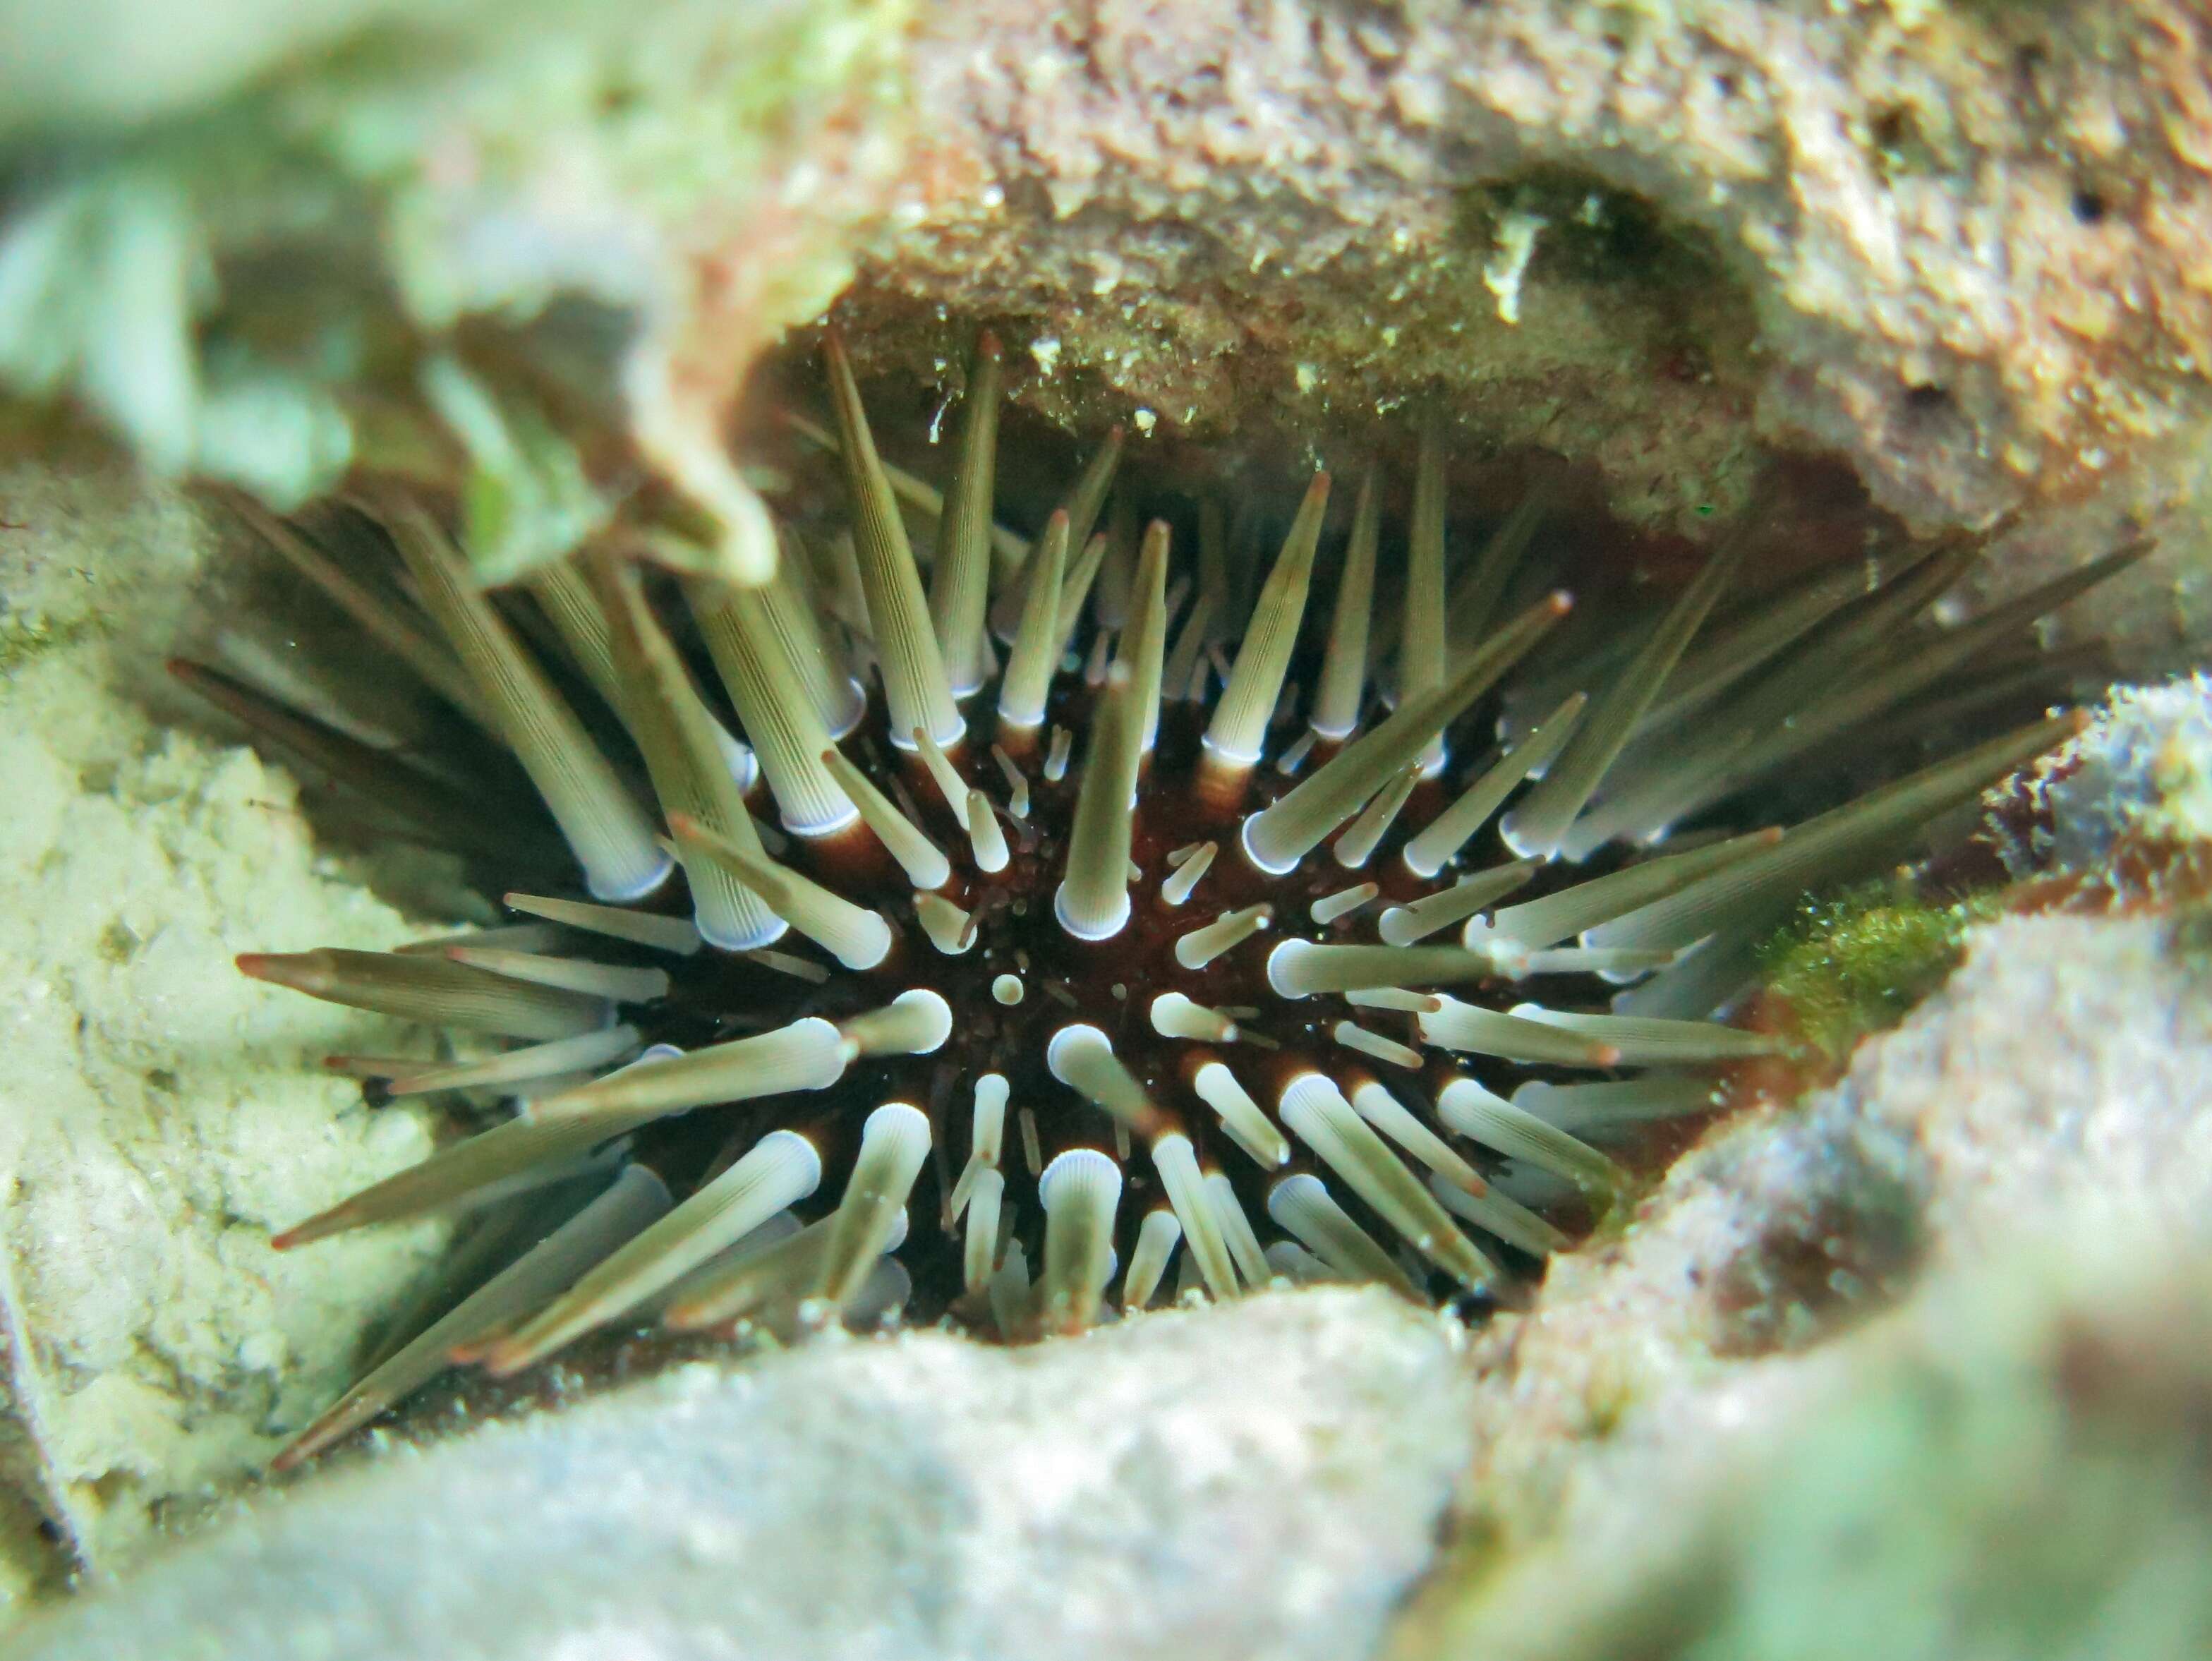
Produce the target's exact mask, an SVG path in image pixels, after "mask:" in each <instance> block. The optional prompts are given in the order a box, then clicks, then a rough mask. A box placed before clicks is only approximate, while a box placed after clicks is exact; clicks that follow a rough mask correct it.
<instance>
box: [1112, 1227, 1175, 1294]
mask: <svg viewBox="0 0 2212 1661" xmlns="http://www.w3.org/2000/svg"><path fill="white" fill-rule="evenodd" d="M1179 1244H1182V1224H1181V1223H1179V1222H1177V1221H1176V1214H1175V1213H1174V1212H1172V1211H1148V1212H1146V1214H1145V1220H1144V1221H1143V1222H1141V1223H1139V1225H1138V1226H1137V1249H1136V1250H1134V1251H1133V1252H1131V1253H1130V1254H1129V1267H1128V1269H1127V1272H1126V1273H1124V1274H1123V1275H1122V1276H1121V1309H1122V1311H1123V1313H1125V1314H1132V1315H1133V1314H1134V1313H1136V1312H1137V1311H1139V1310H1140V1309H1149V1308H1150V1307H1152V1299H1153V1298H1154V1297H1155V1296H1156V1295H1157V1294H1158V1292H1159V1289H1160V1281H1161V1279H1162V1278H1163V1277H1164V1275H1166V1274H1167V1270H1168V1263H1169V1262H1170V1259H1172V1258H1173V1257H1174V1256H1175V1249H1176V1246H1178V1245H1179Z"/></svg>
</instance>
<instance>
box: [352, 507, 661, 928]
mask: <svg viewBox="0 0 2212 1661" xmlns="http://www.w3.org/2000/svg"><path fill="white" fill-rule="evenodd" d="M392 533H393V541H394V542H395V543H396V544H397V545H398V549H399V551H400V554H401V556H402V557H404V559H405V560H406V562H407V568H408V569H409V571H410V572H411V573H412V574H413V575H414V578H415V584H416V589H417V591H418V592H419V593H421V595H422V602H423V605H425V607H426V608H427V609H428V611H429V612H430V614H431V615H432V617H434V618H436V619H437V621H438V624H439V625H440V626H441V627H442V628H443V629H444V630H445V631H446V633H447V636H448V637H449V638H450V639H451V640H452V641H453V647H454V649H455V650H456V651H457V652H459V654H460V658H461V662H462V664H463V666H465V668H466V669H467V670H468V672H469V674H470V677H471V679H473V680H474V681H475V682H476V684H477V687H478V689H479V690H480V691H482V692H483V697H484V701H485V702H486V703H489V705H490V706H491V707H492V709H493V710H494V712H495V714H496V715H498V718H499V726H500V731H501V733H502V734H503V735H504V736H505V738H506V739H507V745H508V746H509V747H510V748H511V749H513V751H514V754H515V757H516V758H517V759H518V760H520V762H521V763H522V765H523V770H525V771H526V772H527V773H528V774H529V775H530V779H531V782H532V783H533V784H535V785H536V786H537V787H538V794H539V795H541V796H543V797H544V799H545V806H547V808H548V809H550V811H551V812H552V815H553V818H554V822H555V823H556V824H558V825H559V826H560V827H561V834H562V836H563V837H565V838H567V840H568V846H569V847H570V848H571V849H573V850H574V853H575V855H576V859H577V861H578V862H579V863H580V865H582V867H584V879H585V882H586V885H588V886H589V887H590V889H591V891H592V893H593V894H594V895H596V896H598V897H599V898H600V899H603V900H634V899H638V898H641V897H643V896H645V895H647V894H649V893H651V892H652V891H653V890H654V889H656V888H658V887H659V885H661V883H662V882H663V881H664V880H665V879H666V877H667V875H668V872H669V860H668V856H667V855H665V854H664V853H662V852H661V851H660V848H659V844H658V843H655V842H654V841H653V826H652V824H651V823H650V822H649V821H648V820H647V818H646V817H645V815H644V813H643V812H641V811H640V810H639V808H638V805H637V804H636V802H635V801H633V800H631V799H630V795H629V791H627V790H626V789H624V788H623V783H622V781H621V780H620V779H619V778H617V776H615V770H614V769H613V767H612V766H611V765H610V764H609V763H608V761H607V758H606V757H605V756H604V755H602V754H600V753H599V747H598V746H597V745H594V744H593V743H592V740H591V739H590V738H589V736H587V735H586V733H585V731H584V729H583V727H582V726H581V725H580V724H579V723H578V721H577V720H576V717H575V716H574V714H572V713H571V712H570V710H569V709H568V705H567V704H565V703H562V701H561V696H560V694H559V693H557V692H556V691H554V690H553V687H552V684H550V682H549V681H547V680H546V678H545V677H544V673H543V672H540V671H539V669H538V666H537V665H535V664H534V663H532V661H531V660H530V659H529V657H528V656H527V655H526V654H525V653H524V651H523V649H522V648H521V647H520V645H519V644H518V643H517V642H516V641H515V639H514V637H513V635H511V634H510V633H509V632H508V631H507V624H505V623H504V622H503V621H501V618H500V617H499V614H498V613H497V612H496V611H495V610H494V609H493V608H492V605H491V602H490V601H489V600H488V599H485V598H484V596H483V594H482V593H478V592H477V589H476V588H475V587H473V586H472V585H471V583H470V582H469V581H468V579H467V578H466V576H465V575H464V574H463V572H462V570H461V569H460V564H459V558H458V557H457V556H456V555H454V554H453V552H452V551H451V550H449V549H448V548H447V545H446V541H445V534H444V532H441V531H440V530H439V528H438V527H437V526H436V525H435V524H434V523H433V522H432V521H431V520H430V518H429V516H428V514H424V513H423V512H422V510H421V509H419V508H413V507H407V508H403V509H402V510H401V512H400V513H399V514H398V518H397V519H396V520H395V521H394V523H393V525H392Z"/></svg>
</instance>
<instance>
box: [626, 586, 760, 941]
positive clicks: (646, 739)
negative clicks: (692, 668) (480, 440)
mask: <svg viewBox="0 0 2212 1661" xmlns="http://www.w3.org/2000/svg"><path fill="white" fill-rule="evenodd" d="M592 577H593V584H594V589H595V592H596V594H597V597H598V599H599V602H600V604H601V605H602V606H603V608H604V621H605V623H606V624H608V625H609V649H610V652H611V658H612V661H613V664H614V667H615V670H616V672H617V674H618V675H619V676H620V677H621V680H622V683H623V693H622V705H621V707H620V709H619V713H621V714H622V715H623V719H624V720H625V721H627V722H628V724H629V728H630V732H631V735H632V736H633V737H634V738H635V739H636V740H637V745H638V749H639V751H640V752H641V754H643V756H644V757H645V759H646V766H647V770H649V771H650V772H651V774H652V776H653V794H655V795H657V796H658V797H659V800H660V806H661V811H662V812H664V813H665V814H666V815H668V816H669V817H670V819H671V823H672V822H673V821H674V819H675V818H677V817H679V816H684V815H689V816H690V817H691V818H696V819H697V820H698V821H699V822H700V823H701V824H704V825H706V826H707V827H708V829H709V830H711V831H716V832H719V833H720V834H721V835H723V836H726V837H730V838H731V839H732V840H733V841H735V842H737V843H740V844H741V845H749V846H751V847H754V848H757V847H758V846H759V844H760V837H759V835H758V833H757V832H756V831H754V829H753V822H752V819H751V818H750V816H749V815H748V814H747V813H746V812H745V800H744V794H743V793H742V791H740V789H739V788H738V782H737V780H736V779H734V778H733V777H732V776H731V774H730V770H729V768H728V766H727V765H726V763H725V762H724V760H723V758H722V756H721V753H720V745H719V744H718V741H717V733H718V731H719V729H718V728H717V727H715V726H714V717H713V716H712V715H708V712H707V707H706V705H705V704H703V703H701V702H700V699H699V693H698V690H697V689H696V687H694V686H693V685H692V684H691V677H690V672H689V671H687V670H686V669H685V668H684V666H683V664H682V663H680V662H679V661H678V660H677V656H676V648H675V647H674V646H673V645H671V643H670V642H669V640H668V637H667V636H665V635H664V634H663V633H662V632H661V630H660V625H659V624H657V623H655V622H654V621H653V618H652V616H651V614H650V613H649V612H647V610H646V605H645V596H644V594H643V593H642V592H641V589H640V587H639V584H638V577H637V573H636V571H635V569H629V568H623V569H617V568H614V567H612V566H609V565H601V566H599V568H597V569H595V570H594V572H593V573H592ZM690 879H691V880H690V888H691V905H692V916H693V920H694V922H696V924H697V925H698V928H699V933H700V934H701V936H702V938H703V939H706V940H709V941H711V942H713V943H714V945H715V946H720V947H721V948H722V949H723V950H724V951H729V952H739V951H750V950H751V949H752V948H753V947H755V946H767V945H769V944H770V943H771V942H773V941H775V940H777V939H779V938H780V937H781V935H782V934H783V923H782V922H781V920H780V919H778V918H777V916H775V912H773V911H772V910H769V908H768V907H767V906H766V905H765V904H763V903H762V902H761V901H760V900H759V899H758V898H757V897H756V896H754V895H753V894H752V893H750V891H747V890H746V889H744V887H742V886H741V885H738V884H737V883H735V882H733V881H732V880H731V879H730V878H729V877H728V875H727V874H726V873H723V872H720V871H717V870H709V871H706V872H696V871H695V872H692V873H690Z"/></svg>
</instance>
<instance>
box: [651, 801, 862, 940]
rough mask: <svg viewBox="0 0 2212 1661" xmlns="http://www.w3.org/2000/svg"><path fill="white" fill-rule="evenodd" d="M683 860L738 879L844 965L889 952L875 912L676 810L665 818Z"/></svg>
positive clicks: (688, 863)
mask: <svg viewBox="0 0 2212 1661" xmlns="http://www.w3.org/2000/svg"><path fill="white" fill-rule="evenodd" d="M670 828H671V829H672V830H673V831H675V832H676V844H677V847H678V849H680V850H681V851H682V853H683V855H684V861H685V862H686V864H687V865H690V864H692V863H694V862H696V861H697V860H700V859H705V860H708V861H712V862H713V863H714V864H715V865H717V866H720V867H721V868H722V869H724V870H726V871H727V872H729V873H731V874H732V876H734V877H736V878H737V879H738V881H739V882H741V883H743V884H744V885H745V886H746V887H747V888H748V889H750V890H751V891H752V892H753V893H755V894H757V895H758V896H759V897H760V898H761V899H762V900H763V902H764V903H765V904H767V905H768V906H769V909H770V910H773V911H774V912H775V915H776V916H779V917H781V918H782V919H783V920H784V922H787V923H789V924H790V925H791V926H792V927H793V928H795V929H797V930H798V931H799V933H800V934H804V935H805V936H806V938H807V939H808V940H812V941H813V942H814V943H815V944H816V945H817V946H821V947H822V948H823V950H824V951H825V952H829V955H830V956H832V957H834V958H836V959H837V961H838V962H840V963H842V964H844V965H845V967H846V968H848V969H873V968H874V967H875V966H876V965H877V964H880V963H881V962H883V960H884V958H887V957H889V956H890V950H891V942H892V940H894V939H895V938H896V936H895V935H894V934H892V932H891V926H890V923H889V922H887V921H885V919H884V915H883V914H882V913H881V912H879V911H872V910H869V909H868V908H866V906H860V905H855V904H853V903H852V901H850V900H848V899H847V898H846V897H844V896H843V895H842V894H838V893H836V892H834V891H831V890H829V889H827V888H824V887H823V886H822V885H821V884H819V883H817V882H816V881H815V880H814V879H812V878H811V877H807V876H802V875H801V874H800V873H798V872H796V871H793V869H791V868H790V867H788V866H782V865H778V864H777V863H776V862H775V861H773V860H771V859H769V857H768V855H766V854H764V853H763V854H755V853H753V852H752V851H751V850H750V849H744V848H741V847H739V846H738V843H736V842H735V841H734V840H732V838H730V837H724V836H719V835H717V834H716V833H714V831H709V830H708V829H707V827H706V826H704V825H702V824H697V823H696V822H694V821H692V820H690V819H687V818H684V817H683V816H681V815H678V816H677V817H676V818H673V819H672V820H671V824H670Z"/></svg>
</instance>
